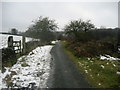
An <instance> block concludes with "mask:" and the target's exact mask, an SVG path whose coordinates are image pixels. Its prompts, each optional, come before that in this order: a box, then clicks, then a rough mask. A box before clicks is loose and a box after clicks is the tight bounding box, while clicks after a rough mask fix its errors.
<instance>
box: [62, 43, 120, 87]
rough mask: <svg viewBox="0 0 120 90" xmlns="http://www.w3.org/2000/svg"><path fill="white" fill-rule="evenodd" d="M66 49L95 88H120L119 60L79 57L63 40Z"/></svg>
mask: <svg viewBox="0 0 120 90" xmlns="http://www.w3.org/2000/svg"><path fill="white" fill-rule="evenodd" d="M62 44H63V48H64V51H65V52H66V53H67V54H68V55H69V57H70V58H71V60H73V62H74V63H75V64H76V65H77V67H78V68H79V70H80V71H81V72H83V73H84V75H85V76H86V78H87V80H88V82H89V83H90V84H91V85H92V86H93V87H95V88H120V75H117V74H116V72H117V70H118V65H119V64H120V62H118V61H108V60H100V59H99V57H94V58H79V57H77V56H75V55H74V52H73V51H71V50H70V49H68V48H67V47H66V44H67V42H62Z"/></svg>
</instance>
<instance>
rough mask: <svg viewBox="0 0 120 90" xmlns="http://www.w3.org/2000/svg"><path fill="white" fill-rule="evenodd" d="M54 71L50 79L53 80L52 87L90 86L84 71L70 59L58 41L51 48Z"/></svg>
mask: <svg viewBox="0 0 120 90" xmlns="http://www.w3.org/2000/svg"><path fill="white" fill-rule="evenodd" d="M51 55H52V57H53V61H54V63H53V66H54V68H53V69H54V71H53V74H52V76H51V78H50V79H49V82H52V85H51V86H49V87H50V88H51V87H52V88H90V87H91V86H90V85H89V84H88V82H87V81H86V79H85V77H84V76H83V74H82V73H80V71H79V70H78V69H77V67H76V65H75V64H74V63H73V62H72V61H71V60H70V58H69V57H68V56H67V54H66V53H65V52H64V50H63V49H62V45H61V44H60V42H58V43H57V44H56V45H55V46H54V47H53V48H52V50H51Z"/></svg>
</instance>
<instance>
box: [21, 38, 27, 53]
mask: <svg viewBox="0 0 120 90" xmlns="http://www.w3.org/2000/svg"><path fill="white" fill-rule="evenodd" d="M22 45H23V49H22V52H23V54H24V53H26V44H25V37H24V36H23V37H22Z"/></svg>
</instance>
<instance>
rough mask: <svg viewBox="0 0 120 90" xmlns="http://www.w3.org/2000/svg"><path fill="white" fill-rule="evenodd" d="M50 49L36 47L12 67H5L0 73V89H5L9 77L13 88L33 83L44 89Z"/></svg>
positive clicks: (47, 74)
mask: <svg viewBox="0 0 120 90" xmlns="http://www.w3.org/2000/svg"><path fill="white" fill-rule="evenodd" d="M52 47H53V46H51V45H46V46H41V47H37V48H36V49H34V50H33V51H31V52H30V53H29V54H28V55H26V56H22V57H20V58H19V59H18V61H17V63H16V64H15V65H14V66H13V67H11V68H8V67H6V71H5V72H4V73H0V78H2V83H1V84H0V88H6V87H7V82H6V81H7V77H8V76H9V77H11V81H12V83H13V87H28V85H29V84H30V83H35V86H37V87H39V88H46V87H47V86H46V82H47V79H48V77H49V71H50V62H51V55H50V51H51V49H52Z"/></svg>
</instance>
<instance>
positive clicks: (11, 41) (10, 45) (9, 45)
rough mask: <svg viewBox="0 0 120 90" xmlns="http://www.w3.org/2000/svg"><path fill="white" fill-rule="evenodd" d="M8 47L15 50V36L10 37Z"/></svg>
mask: <svg viewBox="0 0 120 90" xmlns="http://www.w3.org/2000/svg"><path fill="white" fill-rule="evenodd" d="M8 47H9V48H12V49H14V47H13V36H9V37H8Z"/></svg>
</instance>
